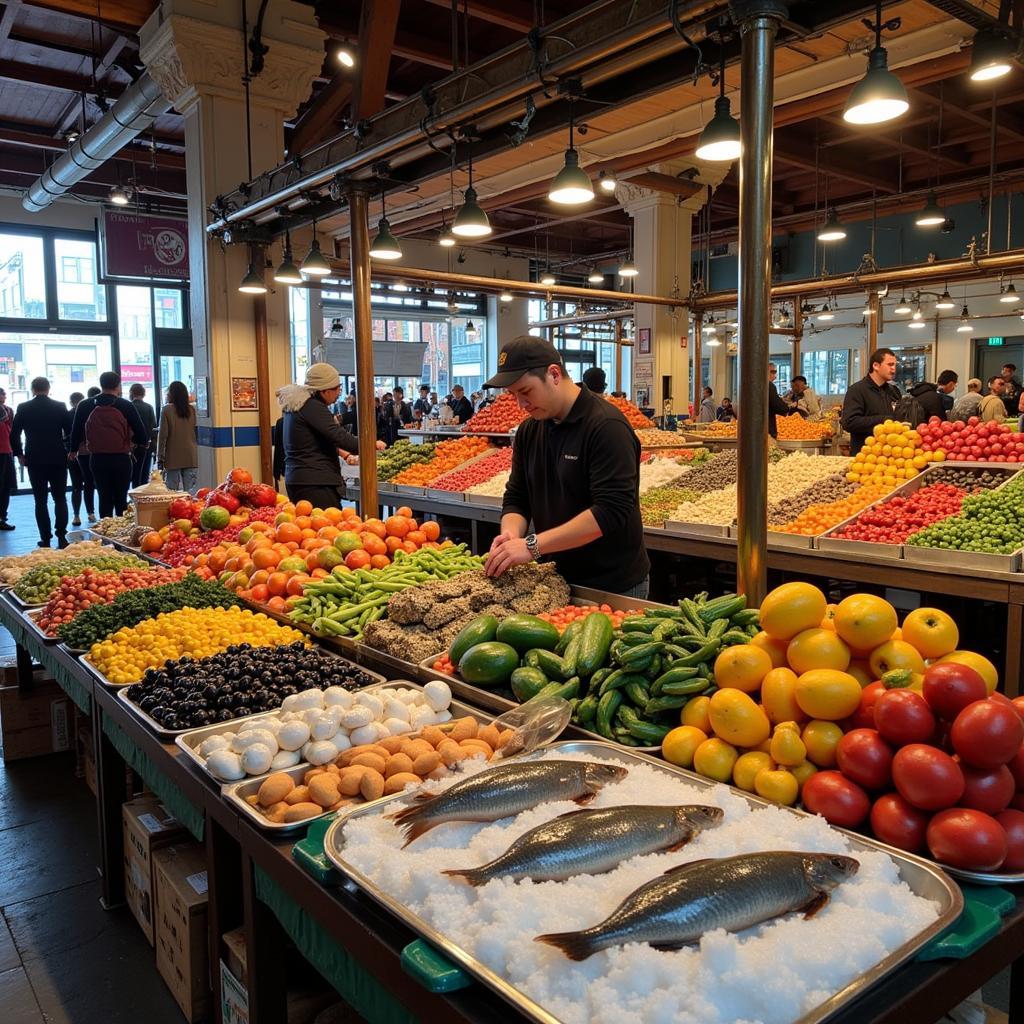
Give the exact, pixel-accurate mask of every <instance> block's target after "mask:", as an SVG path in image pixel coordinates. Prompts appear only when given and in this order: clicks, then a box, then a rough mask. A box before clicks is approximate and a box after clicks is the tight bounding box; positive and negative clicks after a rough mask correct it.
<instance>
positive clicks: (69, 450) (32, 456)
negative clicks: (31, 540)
mask: <svg viewBox="0 0 1024 1024" xmlns="http://www.w3.org/2000/svg"><path fill="white" fill-rule="evenodd" d="M31 389H32V397H31V398H30V399H29V400H28V401H26V402H22V403H21V405H19V406H18V408H17V410H14V411H13V412H12V410H11V409H10V408H9V407H8V405H7V404H6V403H7V395H6V393H5V392H4V391H3V389H0V530H13V529H14V525H13V524H12V523H9V522H8V519H7V517H8V513H9V510H10V499H11V494H12V493H13V492H14V491H15V490H16V489H17V486H18V480H17V473H16V470H15V460H17V462H18V464H20V465H21V466H22V467H23V468H24V470H25V472H26V473H27V475H28V480H29V485H30V486H31V488H32V496H33V499H34V502H35V517H36V526H37V527H38V529H39V546H40V547H50V545H51V543H52V542H53V539H54V537H56V539H57V544H58V545H59V546H60V547H65V546H66V545H67V531H68V518H69V513H68V502H67V490H68V477H69V476H70V478H71V516H72V517H73V518H71V525H72V526H81V525H82V517H81V514H82V506H83V504H84V506H85V513H86V516H87V518H88V521H89V522H95V521H96V518H97V512H98V513H99V515H100V516H112V515H121V514H122V513H123V512H124V511H125V509H126V508H127V507H128V491H129V490H130V489H131V488H132V487H138V486H140V485H141V484H143V483H145V482H146V480H148V479H149V474H150V469H151V467H152V464H153V459H154V456H155V457H156V463H157V466H158V468H159V469H161V470H163V471H164V472H165V473H166V474H167V476H168V485H169V486H171V487H174V486H175V484H177V486H178V487H179V488H180V489H181V490H189V491H194V490H195V485H196V471H197V467H198V465H199V446H198V439H197V436H196V413H195V409H194V408H193V407H192V405H191V404H190V402H189V395H188V389H187V388H186V387H185V385H184V384H182V383H181V381H174V382H173V383H172V384H171V385H170V386H169V387H168V389H167V404H166V405H165V406H164V408H163V410H162V413H161V416H160V427H159V430H157V418H156V412H155V410H154V409H153V407H152V406H151V405H150V404H149V403H148V402H146V389H145V388H144V387H143V386H142V385H141V384H133V385H132V386H131V388H130V389H129V392H128V394H129V397H128V398H123V397H122V395H121V377H120V375H119V374H117V373H114V372H113V371H107V372H106V373H101V374H100V378H99V386H98V387H91V388H89V389H88V392H87V393H86V394H82V393H81V392H79V391H76V392H74V393H73V394H72V395H71V396H70V397H69V400H68V404H67V405H65V404H64V403H63V402H58V401H56V400H55V399H53V398H51V397H50V382H49V380H47V379H46V377H36V378H35V379H34V380H33V381H32V384H31ZM51 500H52V502H53V518H52V520H51V517H50V501H51Z"/></svg>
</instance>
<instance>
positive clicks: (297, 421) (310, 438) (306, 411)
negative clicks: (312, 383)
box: [283, 395, 359, 486]
mask: <svg viewBox="0 0 1024 1024" xmlns="http://www.w3.org/2000/svg"><path fill="white" fill-rule="evenodd" d="M283 434H284V459H285V470H284V479H285V483H289V484H324V485H327V486H330V485H332V484H339V485H340V484H341V466H340V463H339V462H338V449H339V448H341V449H342V450H343V451H346V452H353V453H357V452H358V451H359V439H358V438H356V437H354V436H353V435H352V434H350V433H349V432H348V431H347V430H346V429H345V428H344V427H342V426H339V424H338V421H337V420H336V419H335V418H334V415H333V414H332V413H331V410H330V409H328V408H327V406H326V405H324V403H323V402H322V401H321V400H320V399H319V398H318V397H317V396H316V395H313V396H311V397H310V399H309V401H307V402H306V403H305V404H304V405H303V406H302V408H300V409H299V410H297V411H295V412H292V411H290V410H286V411H285V414H284V431H283Z"/></svg>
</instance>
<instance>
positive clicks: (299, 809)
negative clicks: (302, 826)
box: [283, 801, 324, 822]
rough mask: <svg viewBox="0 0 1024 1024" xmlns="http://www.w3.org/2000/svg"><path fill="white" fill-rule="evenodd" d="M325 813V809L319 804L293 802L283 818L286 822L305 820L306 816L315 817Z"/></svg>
mask: <svg viewBox="0 0 1024 1024" xmlns="http://www.w3.org/2000/svg"><path fill="white" fill-rule="evenodd" d="M323 813H324V809H323V808H322V807H321V806H320V805H319V804H314V803H310V802H309V801H304V802H302V803H298V804H292V805H291V807H289V808H288V810H287V811H285V812H284V815H283V818H284V820H285V821H286V822H290V821H305V820H306V818H315V817H317V816H318V815H320V814H323Z"/></svg>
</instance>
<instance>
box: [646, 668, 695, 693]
mask: <svg viewBox="0 0 1024 1024" xmlns="http://www.w3.org/2000/svg"><path fill="white" fill-rule="evenodd" d="M693 678H699V676H698V673H697V669H696V668H694V667H693V666H690V665H680V666H678V667H677V666H673V667H672V668H670V669H669V670H668V671H667V672H663V673H662V674H661V675H660V676H658V678H657V679H655V680H654V682H653V683H652V684H651V693H652V694H653V695H654V696H655V697H657V696H658V695H659V694H660V693H661V689H662V687H663V686H665V684H666V683H681V682H683V681H685V680H687V679H693Z"/></svg>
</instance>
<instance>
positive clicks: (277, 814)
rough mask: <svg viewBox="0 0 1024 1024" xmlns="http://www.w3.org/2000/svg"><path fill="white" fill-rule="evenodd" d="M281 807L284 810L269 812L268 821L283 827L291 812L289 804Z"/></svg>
mask: <svg viewBox="0 0 1024 1024" xmlns="http://www.w3.org/2000/svg"><path fill="white" fill-rule="evenodd" d="M281 806H282V807H283V808H284V809H283V810H279V811H267V820H268V821H272V822H274V824H275V825H283V824H284V816H285V814H286V813H287V812H288V811H290V810H291V807H289V806H288V804H282V805H281Z"/></svg>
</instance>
